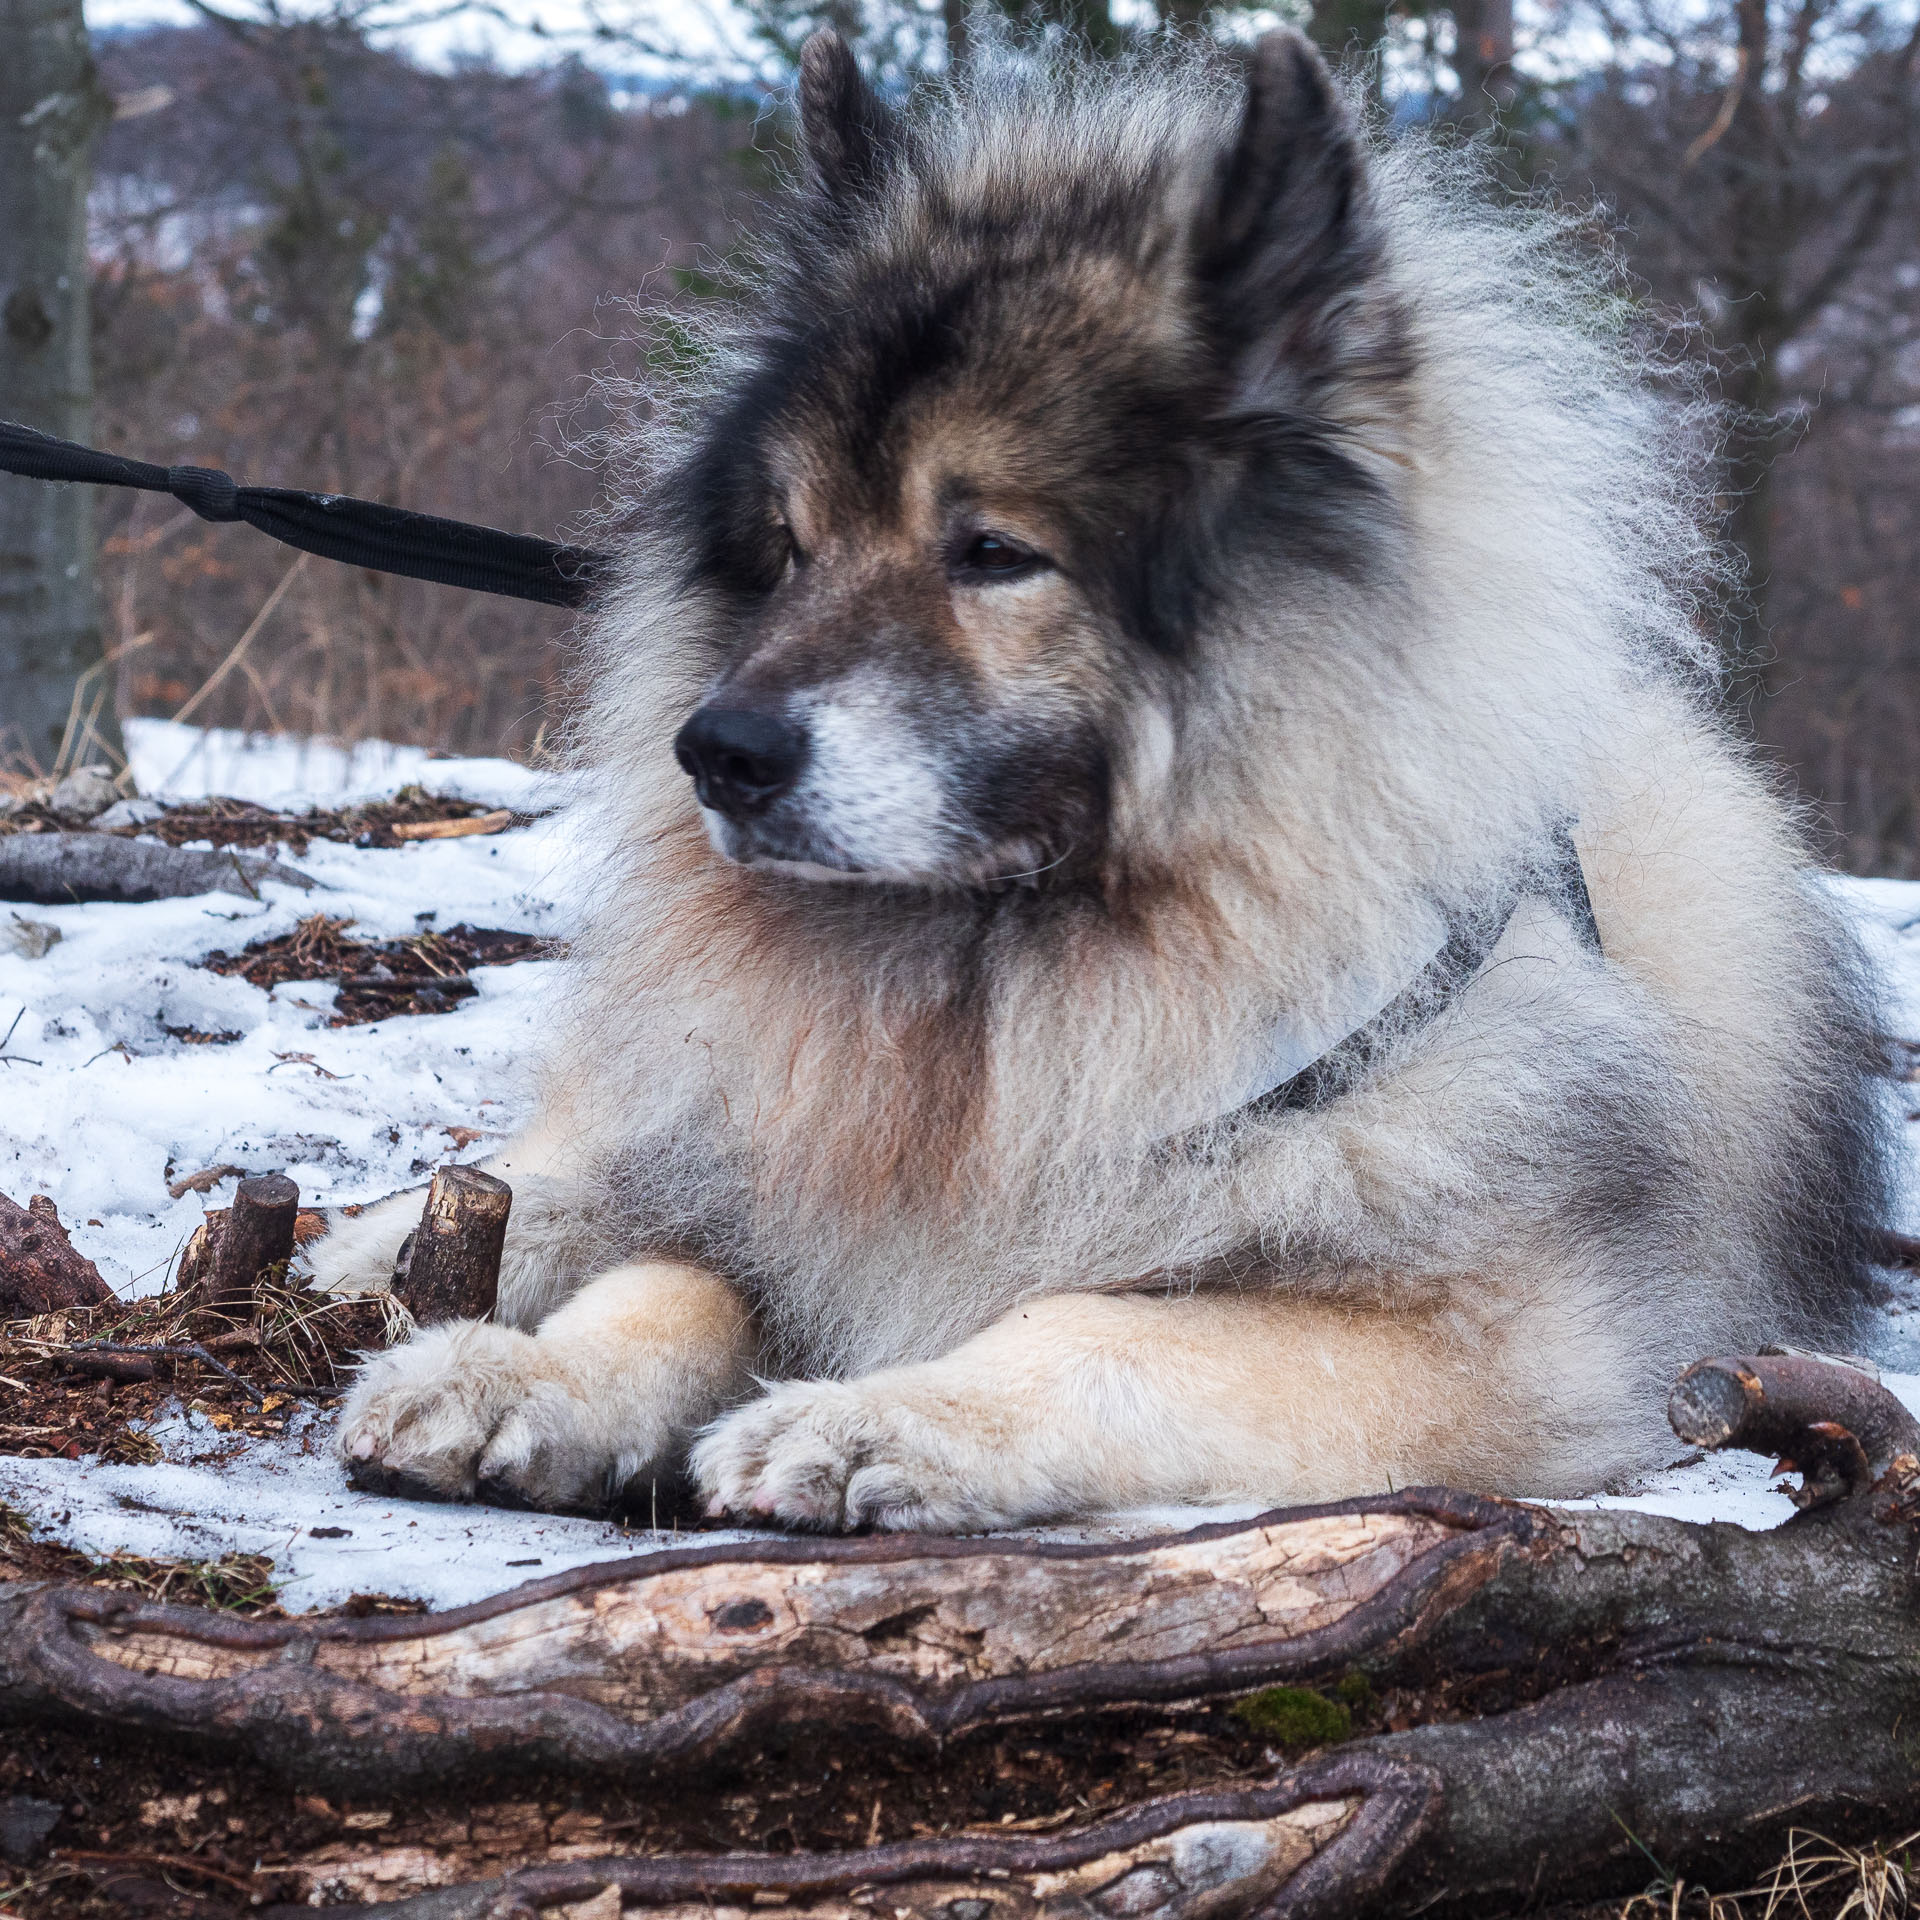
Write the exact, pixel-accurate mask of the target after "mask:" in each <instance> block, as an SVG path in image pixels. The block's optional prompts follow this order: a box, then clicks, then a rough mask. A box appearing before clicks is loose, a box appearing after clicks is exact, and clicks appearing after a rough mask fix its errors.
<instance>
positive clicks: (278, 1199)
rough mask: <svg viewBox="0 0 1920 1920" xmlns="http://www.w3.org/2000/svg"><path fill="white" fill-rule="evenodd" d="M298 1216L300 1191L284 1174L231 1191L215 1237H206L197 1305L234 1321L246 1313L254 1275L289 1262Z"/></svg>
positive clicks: (249, 1309)
mask: <svg viewBox="0 0 1920 1920" xmlns="http://www.w3.org/2000/svg"><path fill="white" fill-rule="evenodd" d="M299 1217H300V1189H299V1187H298V1186H296V1185H295V1184H294V1182H293V1181H291V1180H289V1179H288V1178H287V1176H286V1175H285V1174H284V1173H261V1174H255V1175H254V1176H253V1178H251V1179H249V1180H242V1181H241V1182H240V1184H239V1186H238V1187H236V1188H235V1189H234V1195H233V1205H232V1206H231V1207H230V1208H229V1209H228V1210H227V1218H226V1224H225V1226H224V1227H223V1228H222V1229H221V1231H220V1232H219V1234H218V1235H217V1236H215V1235H211V1234H210V1235H209V1236H208V1245H209V1249H210V1257H209V1259H208V1261H207V1268H206V1279H205V1280H204V1281H203V1282H202V1285H201V1294H200V1303H201V1304H202V1305H204V1306H206V1307H208V1308H210V1309H211V1310H213V1311H214V1312H216V1313H222V1314H228V1315H231V1316H233V1317H235V1318H240V1319H244V1318H246V1317H247V1316H248V1315H249V1314H251V1313H252V1312H253V1307H254V1293H255V1288H256V1286H257V1284H258V1282H259V1279H260V1276H261V1275H262V1274H263V1273H265V1272H266V1271H267V1270H268V1269H269V1268H271V1267H277V1266H284V1265H285V1264H286V1262H287V1261H289V1260H290V1259H292V1258H293V1230H294V1223H295V1222H296V1221H297V1220H298V1219H299Z"/></svg>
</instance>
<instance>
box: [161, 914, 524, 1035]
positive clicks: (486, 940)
mask: <svg viewBox="0 0 1920 1920" xmlns="http://www.w3.org/2000/svg"><path fill="white" fill-rule="evenodd" d="M352 924H353V923H352V921H350V920H344V919H330V918H329V917H328V916H327V915H326V914H323V913H316V914H310V915H309V916H308V917H307V918H306V919H304V920H302V921H301V922H300V924H299V926H297V927H296V928H295V929H294V930H293V932H291V933H284V934H282V935H280V937H279V938H278V939H275V940H260V941H256V942H255V943H254V944H253V945H252V946H250V947H246V948H243V949H242V950H241V951H240V952H239V953H225V952H219V953H211V954H209V955H208V956H207V957H206V959H205V960H203V961H202V962H201V963H200V964H201V965H202V966H204V967H206V968H207V969H208V970H209V971H210V972H213V973H225V974H237V975H239V977H240V978H241V979H243V980H246V981H250V982H251V983H252V984H253V985H254V986H256V987H278V986H284V985H286V984H287V983H288V982H290V981H295V980H330V981H335V982H337V983H338V985H339V991H338V993H337V995H336V996H335V1000H334V1005H333V1009H332V1011H331V1013H330V1014H329V1015H328V1019H327V1024H328V1026H330V1027H354V1026H364V1025H367V1024H369V1023H371V1022H373V1021H376V1020H390V1019H392V1018H393V1017H394V1016H395V1015H396V1014H425V1013H451V1012H452V1011H453V1010H454V1008H455V1007H457V1006H458V1005H459V1004H460V1002H461V1001H462V1000H465V999H469V998H471V997H472V996H473V994H475V993H476V992H478V990H479V989H478V988H477V987H475V985H474V983H473V978H472V970H473V969H474V968H475V967H501V966H510V965H511V964H512V963H513V962H514V961H516V960H546V959H551V958H553V957H555V956H556V955H557V954H559V953H560V952H561V951H562V949H561V947H560V945H559V943H558V942H557V941H552V940H543V939H541V938H540V937H539V936H538V935H537V934H531V933H509V932H506V931H505V930H504V929H501V928H498V927H469V926H467V925H465V924H462V925H460V926H455V927H448V928H446V929H445V930H444V931H432V932H421V933H415V934H409V935H408V936H406V937H405V938H404V939H399V940H357V939H355V938H354V937H353V936H352V935H351V934H350V933H349V932H348V931H347V929H348V928H349V927H350V926H351V925H352ZM175 1037H176V1038H182V1039H187V1040H188V1041H189V1043H192V1042H193V1041H195V1040H198V1041H201V1042H208V1041H212V1042H218V1041H219V1040H222V1039H227V1038H237V1037H238V1036H237V1035H220V1034H198V1035H195V1034H191V1033H186V1032H183V1033H181V1034H177V1035H176V1036H175Z"/></svg>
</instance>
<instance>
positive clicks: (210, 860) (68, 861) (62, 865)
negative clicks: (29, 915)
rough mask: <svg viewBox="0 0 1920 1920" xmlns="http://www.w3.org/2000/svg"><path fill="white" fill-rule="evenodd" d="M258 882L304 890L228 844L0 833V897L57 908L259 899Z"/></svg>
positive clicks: (285, 870)
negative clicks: (216, 896) (203, 897)
mask: <svg viewBox="0 0 1920 1920" xmlns="http://www.w3.org/2000/svg"><path fill="white" fill-rule="evenodd" d="M263 880H272V881H276V882H278V883H279V884H280V885H282V886H289V887H304V888H311V887H313V886H314V885H315V884H316V883H315V882H314V881H313V880H312V879H311V878H310V877H309V876H308V875H306V874H304V873H302V872H301V871H300V870H299V869H298V868H297V867H290V866H287V865H286V864H285V863H284V862H282V861H279V860H266V859H261V858H260V857H259V856H257V855H255V854H248V853H235V852H234V851H233V850H232V849H231V848H225V849H219V850H214V851H208V850H207V849H205V848H197V849H196V848H193V847H169V846H166V845H165V844H163V843H162V842H161V841H158V840H122V839H120V838H119V837H118V836H116V835H114V834H111V833H14V834H8V835H6V836H5V837H4V838H0V900H32V901H37V902H38V903H39V904H40V905H42V906H48V907H62V906H66V905H68V904H69V903H71V902H73V901H77V900H175V899H185V898H188V897H190V896H191V895H194V894H198V893H237V894H240V895H243V896H245V897H248V898H251V899H255V900H257V899H259V897H260V885H259V883H260V882H261V881H263Z"/></svg>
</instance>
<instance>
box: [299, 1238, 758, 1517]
mask: <svg viewBox="0 0 1920 1920" xmlns="http://www.w3.org/2000/svg"><path fill="white" fill-rule="evenodd" d="M756 1344H757V1343H756V1337H755V1330H754V1325H753V1319H752V1315H751V1314H750V1313H749V1312H748V1310H747V1307H746V1304H745V1303H744V1302H743V1301H742V1300H741V1298H740V1296H739V1295H738V1294H737V1293H736V1292H735V1291H734V1290H733V1288H732V1287H730V1286H729V1285H728V1284H727V1283H726V1282H725V1281H724V1280H722V1279H720V1278H718V1277H717V1276H716V1275H714V1274H711V1273H708V1272H707V1271H706V1270H705V1269H704V1268H700V1267H693V1266H684V1265H680V1264H677V1263H674V1262H669V1261H660V1260H652V1261H641V1262H635V1263H633V1264H632V1265H629V1266H624V1267H616V1268H614V1269H613V1271H612V1272H610V1273H603V1274H602V1275H600V1277H599V1278H598V1279H596V1280H593V1281H590V1282H589V1283H588V1284H587V1285H586V1286H584V1287H582V1288H581V1289H580V1290H579V1292H577V1293H576V1294H575V1295H574V1296H573V1297H572V1298H571V1299H570V1300H568V1301H567V1302H566V1303H565V1305H563V1306H561V1307H559V1308H557V1309H555V1311H554V1312H552V1313H550V1314H549V1315H548V1316H547V1317H546V1319H544V1320H543V1321H542V1322H541V1323H540V1326H539V1329H538V1330H537V1331H536V1332H534V1333H530V1334H529V1333H521V1332H518V1331H516V1330H515V1329H514V1328H511V1327H503V1326H497V1325H494V1324H493V1323H491V1322H487V1321H480V1320H462V1321H456V1322H454V1323H453V1324H451V1325H448V1326H441V1327H428V1328H426V1329H425V1330H424V1331H423V1332H421V1333H419V1334H417V1335H416V1336H415V1337H414V1338H413V1339H412V1340H410V1341H408V1342H407V1344H406V1345H405V1346H400V1347H393V1348H390V1349H389V1350H388V1351H387V1352H385V1353H380V1354H376V1355H375V1356H374V1357H373V1358H372V1359H371V1360H369V1361H368V1362H367V1364H366V1366H365V1368H364V1369H363V1371H362V1372H361V1375H360V1378H359V1380H358V1381H357V1382H356V1383H355V1386H354V1389H353V1392H352V1394H351V1395H350V1397H349V1398H348V1401H347V1404H346V1407H345V1409H344V1410H343V1412H342V1414H341V1417H340V1428H339V1434H338V1439H337V1441H336V1445H337V1447H338V1449H339V1452H340V1456H341V1458H342V1459H343V1460H345V1461H346V1463H347V1466H348V1469H349V1471H350V1472H351V1473H352V1474H353V1476H354V1478H355V1480H356V1481H357V1482H359V1483H361V1484H364V1485H374V1486H378V1487H382V1488H385V1489H388V1490H391V1491H394V1492H398V1493H415V1494H420V1495H424V1496H427V1497H431V1498H439V1499H452V1500H467V1499H472V1498H473V1497H474V1496H475V1495H476V1494H479V1495H481V1496H482V1497H484V1498H488V1499H493V1500H496V1501H498V1502H500V1503H502V1504H506V1505H524V1506H534V1507H588V1508H591V1507H597V1506H600V1505H602V1504H604V1503H605V1502H606V1501H607V1500H608V1499H610V1498H612V1497H613V1496H615V1495H617V1494H618V1493H619V1492H620V1490H621V1489H622V1488H623V1487H625V1486H627V1485H628V1484H629V1483H631V1482H633V1481H636V1480H638V1479H640V1478H641V1477H642V1476H643V1475H644V1474H646V1473H647V1472H648V1471H649V1470H650V1469H651V1470H653V1471H655V1472H668V1471H671V1470H672V1469H673V1468H675V1467H677V1465H678V1463H679V1459H680V1456H681V1454H682V1452H683V1450H684V1448H685V1446H686V1442H687V1437H688V1435H689V1434H691V1433H692V1432H693V1430H694V1429H695V1428H697V1427H698V1426H699V1425H700V1423H701V1422H702V1421H705V1420H710V1419H711V1418H712V1417H713V1414H714V1412H715V1410H716V1409H717V1408H719V1407H721V1406H724V1405H725V1404H726V1403H727V1401H728V1400H729V1399H731V1398H734V1397H736V1396H737V1395H738V1394H739V1393H741V1392H742V1391H743V1390H744V1388H745V1387H746V1385H747V1383H748V1378H749V1376H748V1368H749V1367H750V1366H751V1365H752V1362H753V1359H754V1355H755V1351H756Z"/></svg>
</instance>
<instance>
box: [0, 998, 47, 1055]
mask: <svg viewBox="0 0 1920 1920" xmlns="http://www.w3.org/2000/svg"><path fill="white" fill-rule="evenodd" d="M26 1017H27V1009H26V1007H25V1005H24V1004H23V1005H22V1006H21V1008H20V1011H19V1012H18V1013H16V1014H15V1015H14V1016H13V1026H10V1027H8V1029H7V1031H6V1038H5V1039H0V1065H5V1066H9V1067H11V1066H15V1065H19V1066H22V1067H37V1066H40V1065H42V1064H43V1063H42V1062H41V1061H38V1060H29V1059H28V1058H27V1056H26V1055H25V1054H24V1053H9V1052H8V1051H7V1041H9V1040H11V1039H12V1038H13V1030H14V1027H17V1026H19V1024H20V1022H21V1021H22V1020H24V1019H25V1018H26Z"/></svg>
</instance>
